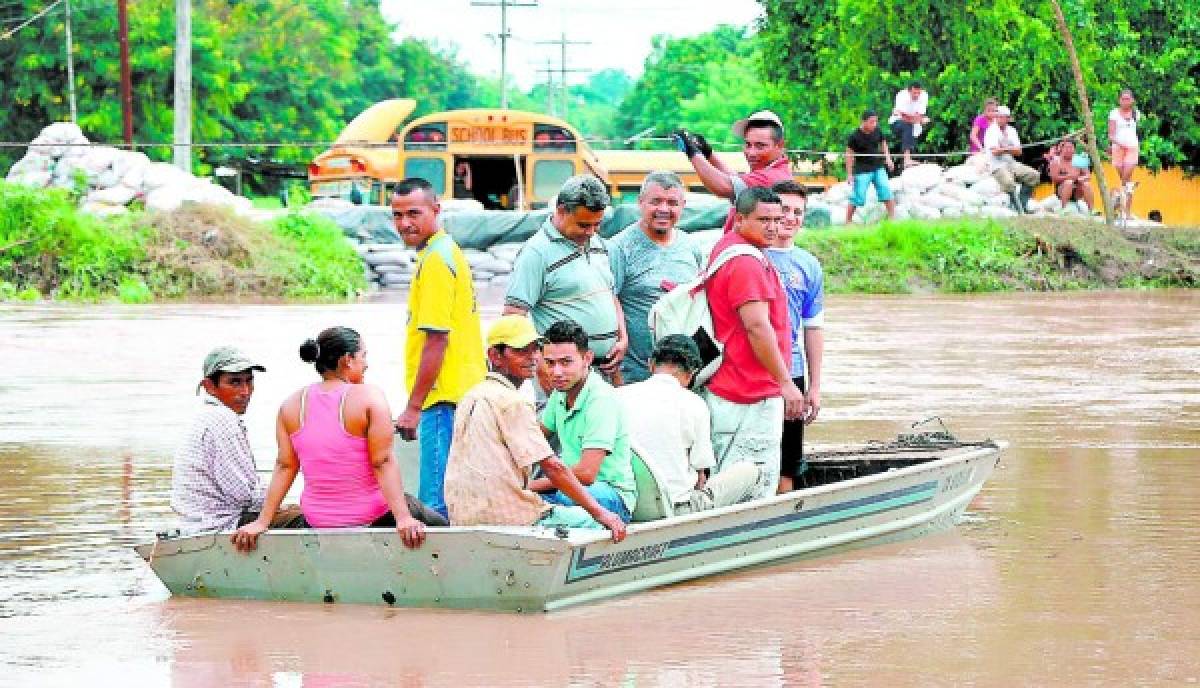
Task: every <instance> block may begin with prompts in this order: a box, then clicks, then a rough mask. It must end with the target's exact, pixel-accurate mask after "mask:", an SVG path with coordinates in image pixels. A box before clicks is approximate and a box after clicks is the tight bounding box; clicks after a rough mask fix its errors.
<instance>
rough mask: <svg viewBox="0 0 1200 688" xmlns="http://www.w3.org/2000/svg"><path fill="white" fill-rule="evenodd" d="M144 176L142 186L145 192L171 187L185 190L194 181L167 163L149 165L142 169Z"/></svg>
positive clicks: (193, 178) (190, 176) (185, 173)
mask: <svg viewBox="0 0 1200 688" xmlns="http://www.w3.org/2000/svg"><path fill="white" fill-rule="evenodd" d="M144 174H145V180H144V182H143V185H144V187H145V189H146V190H147V191H154V190H155V189H162V188H164V187H171V186H176V187H184V188H185V187H187V186H189V185H191V184H194V183H195V181H196V178H195V177H193V176H192V175H190V174H188V173H187V172H184V171H183V170H181V169H179V168H178V167H176V166H174V165H172V164H171V163H167V162H152V163H150V164H149V165H147V166H146V167H145V168H144Z"/></svg>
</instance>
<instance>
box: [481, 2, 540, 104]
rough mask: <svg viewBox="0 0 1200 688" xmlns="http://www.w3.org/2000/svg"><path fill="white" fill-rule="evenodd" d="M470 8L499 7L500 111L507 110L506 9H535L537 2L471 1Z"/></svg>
mask: <svg viewBox="0 0 1200 688" xmlns="http://www.w3.org/2000/svg"><path fill="white" fill-rule="evenodd" d="M471 6H472V7H499V8H500V109H501V110H507V109H508V39H510V38H512V34H511V33H509V32H508V8H510V7H537V6H538V4H537V0H533V2H515V1H514V0H498V1H496V2H484V1H483V0H471Z"/></svg>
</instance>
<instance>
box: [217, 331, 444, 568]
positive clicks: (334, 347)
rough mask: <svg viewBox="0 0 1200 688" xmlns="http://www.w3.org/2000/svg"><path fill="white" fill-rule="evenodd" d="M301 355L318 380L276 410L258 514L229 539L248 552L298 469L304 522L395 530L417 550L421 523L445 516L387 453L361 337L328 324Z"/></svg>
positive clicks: (380, 400)
mask: <svg viewBox="0 0 1200 688" xmlns="http://www.w3.org/2000/svg"><path fill="white" fill-rule="evenodd" d="M300 359H301V360H303V361H304V362H306V363H312V364H313V367H315V368H316V370H317V374H318V375H320V376H321V381H320V382H317V383H314V384H312V385H307V386H305V387H302V388H300V389H299V390H297V391H295V392H293V393H292V394H291V396H289V397H288V398H287V399H286V400H285V401H284V402H283V405H282V406H280V407H279V417H278V419H277V420H276V422H275V439H276V440H277V441H278V444H279V457H278V459H276V462H275V471H274V473H273V474H272V475H271V484H270V486H269V487H268V488H267V497H266V500H265V501H264V502H263V509H262V513H261V514H259V517H258V518H257V519H255V520H254V521H252V522H250V523H248V524H246V525H244V526H242V527H241V528H238V530H237V532H235V533H234V534H233V535H232V537H231V538H230V540H231V541H232V542H233V544H234V545H235V546H236V547H237V548H238V549H239V550H241V551H243V552H248V551H250V550H253V549H254V548H255V547H256V546H257V545H258V536H259V535H261V534H262V533H263V532H265V531H266V530H267V528H268V526H270V524H271V522H272V518H273V516H274V515H275V511H276V509H278V508H279V503H280V502H281V501H283V497H284V495H286V494H287V492H288V490H290V489H291V487H292V483H293V482H295V480H296V474H297V473H301V472H302V473H304V491H303V492H302V493H301V494H300V509H301V511H303V512H304V521H305V525H307V526H311V527H313V528H350V527H359V526H369V527H375V528H383V527H395V529H396V532H397V533H398V534H399V535H400V539H401V540H402V541H403V542H404V544H405V546H407V547H412V548H415V547H419V546H420V545H421V543H422V542H424V541H425V526H426V525H443V526H444V525H447V521H446V520H445V518H443V517H442V516H439V515H438V514H436V513H434V512H432V511H431V510H429V509H426V508H425V507H424V505H422V504H421V503H420V502H417V501H415V500H413V499H412V498H411V497H409V496H408V495H406V494H405V492H404V483H403V481H402V479H401V477H400V468H399V467H398V466H396V461H395V458H394V457H393V456H392V435H393V429H392V412H391V409H389V408H388V403H387V398H386V397H385V396H384V395H383V390H381V389H379V388H378V387H376V386H374V385H368V384H364V383H363V376H364V374H365V373H366V371H367V350H366V347H365V346H364V345H363V341H362V338H361V337H360V336H359V334H358V333H357V332H355V331H354V330H352V329H350V328H348V327H331V328H329V329H327V330H324V331H322V332H321V334H319V335H317V338H316V339H315V340H314V339H309V340H306V341H305V342H304V344H302V345H301V346H300ZM418 519H422V520H418Z"/></svg>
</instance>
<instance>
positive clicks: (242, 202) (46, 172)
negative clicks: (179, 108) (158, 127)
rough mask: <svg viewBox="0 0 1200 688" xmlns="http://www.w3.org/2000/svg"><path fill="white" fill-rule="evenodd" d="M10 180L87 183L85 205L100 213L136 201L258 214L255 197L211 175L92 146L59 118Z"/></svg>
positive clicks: (50, 184)
mask: <svg viewBox="0 0 1200 688" xmlns="http://www.w3.org/2000/svg"><path fill="white" fill-rule="evenodd" d="M7 180H8V181H10V182H14V183H17V184H25V185H27V186H35V187H40V188H45V187H55V188H62V189H75V188H77V184H85V185H86V187H87V192H86V195H85V196H84V197H83V199H82V206H81V207H82V209H83V210H85V211H87V212H90V213H93V214H96V215H116V214H121V213H125V212H128V208H127V206H128V205H129V203H131V202H132V201H134V200H138V199H140V200H142V201H143V202H144V203H145V204H146V208H147V209H148V210H160V211H172V210H177V209H179V207H180V206H181V205H183V204H184V203H203V204H208V205H219V206H227V207H230V208H232V209H233V210H234V211H235V212H237V213H238V214H239V215H247V216H250V215H253V214H254V210H253V205H252V204H251V202H250V199H248V198H243V197H241V196H237V195H235V194H234V193H232V192H230V191H229V190H228V189H226V188H224V187H222V186H219V185H217V184H214V183H212V182H211V181H209V180H208V179H204V178H201V177H194V176H192V175H191V174H188V173H187V172H184V171H183V170H181V169H179V168H178V167H175V166H174V165H172V164H170V163H165V162H153V161H151V160H150V158H148V157H146V154H145V153H138V152H135V151H127V150H121V149H119V148H113V147H111V146H92V145H90V142H89V141H88V139H87V137H86V136H84V135H83V132H82V131H81V130H80V129H79V127H78V126H77V125H75V124H73V123H71V122H55V123H54V124H51V125H50V126H48V127H46V128H45V129H43V130H42V132H41V133H40V134H38V137H37V138H35V139H34V140H33V141H32V142H31V145H30V147H29V151H28V152H27V153H26V154H25V157H23V158H21V159H20V160H19V161H17V163H16V164H15V165H13V166H12V169H10V170H9V171H8V176H7Z"/></svg>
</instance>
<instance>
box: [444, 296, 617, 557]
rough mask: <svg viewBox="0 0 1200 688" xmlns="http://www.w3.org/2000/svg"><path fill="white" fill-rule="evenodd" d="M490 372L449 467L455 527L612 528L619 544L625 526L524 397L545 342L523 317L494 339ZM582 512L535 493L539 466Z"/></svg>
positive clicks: (490, 338) (461, 412)
mask: <svg viewBox="0 0 1200 688" xmlns="http://www.w3.org/2000/svg"><path fill="white" fill-rule="evenodd" d="M487 344H488V350H487V356H488V363H489V365H490V368H491V372H489V373H488V374H487V377H486V378H484V380H483V382H480V383H479V384H477V385H475V386H474V387H472V388H471V389H470V390H469V391H468V392H467V393H466V396H464V397H463V399H462V401H461V402H459V405H458V409H457V410H456V411H455V414H454V434H453V439H452V440H451V442H450V458H449V460H448V461H447V464H446V483H445V493H446V506H447V508H448V510H449V512H450V522H451V523H452V524H454V525H514V526H527V525H540V526H548V527H554V526H566V527H569V528H607V529H608V530H609V531H611V532H612V539H613V541H614V542H620V541H621V540H622V539H624V537H625V523H624V522H623V521H621V519H620V518H618V517H617V515H616V514H613V513H612V512H611V511H608V510H606V509H604V508H603V507H601V506H600V505H599V504H598V503H597V502H596V500H595V498H594V497H592V495H591V494H590V493H589V492H588V491H587V490H586V489H585V488H584V487H583V485H581V484H579V480H578V479H577V478H576V477H575V474H574V473H573V472H572V471H571V469H570V468H568V467H567V466H566V465H565V464H563V462H562V461H560V460H559V459H558V457H557V456H555V454H554V450H552V449H551V448H550V445H549V444H548V443H547V442H546V437H545V435H543V434H542V430H541V426H540V425H539V424H538V419H537V415H536V414H535V413H534V411H533V405H532V404H531V403H530V402H529V401H528V400H527V399H525V398H524V397H523V396H521V394H520V393H519V392H518V391H517V388H518V387H520V386H521V384H522V383H524V382H525V381H526V380H528V379H529V378H531V377H533V375H534V371H535V370H536V369H537V364H538V356H539V355H540V353H539V351H540V349H539V346H540V344H541V338H540V337H539V335H538V333H537V331H536V330H535V329H534V327H533V321H531V320H530V319H529V318H528V317H527V316H524V315H506V316H503V317H501V318H500V319H499V320H497V321H496V322H495V324H493V325H492V327H491V329H489V330H488V333H487ZM535 465H540V466H541V470H542V475H543V476H545V477H546V478H547V479H548V480H549V481H550V483H551V484H552V485H553V486H554V487H555V488H556V489H558V490H559V491H561V492H562V493H563V494H565V495H567V496H568V497H570V498H571V499H572V500H574V502H575V503H576V504H578V505H579V506H560V505H551V504H548V503H546V502H545V501H544V500H543V499H542V498H541V496H540V495H538V493H536V492H534V491H532V490H530V489H529V483H530V481H531V480H532V477H533V467H534V466H535Z"/></svg>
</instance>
